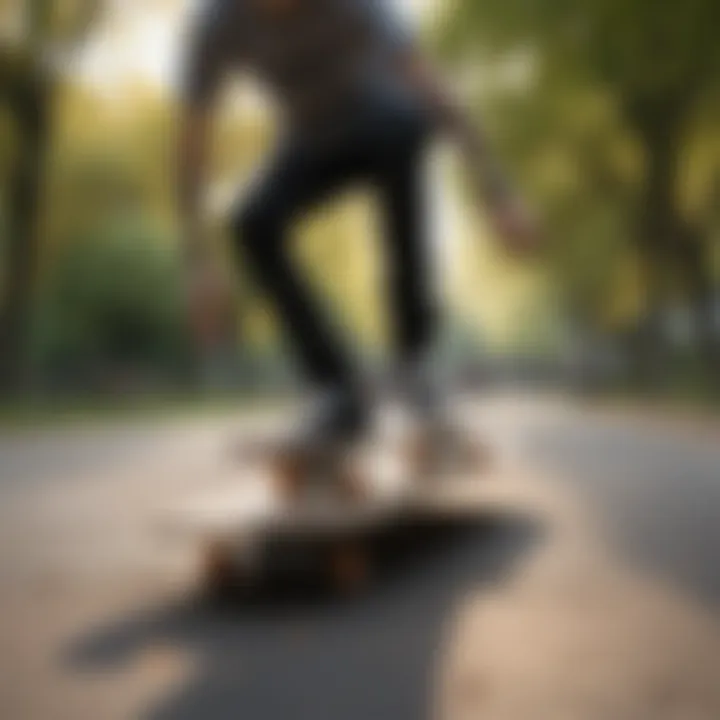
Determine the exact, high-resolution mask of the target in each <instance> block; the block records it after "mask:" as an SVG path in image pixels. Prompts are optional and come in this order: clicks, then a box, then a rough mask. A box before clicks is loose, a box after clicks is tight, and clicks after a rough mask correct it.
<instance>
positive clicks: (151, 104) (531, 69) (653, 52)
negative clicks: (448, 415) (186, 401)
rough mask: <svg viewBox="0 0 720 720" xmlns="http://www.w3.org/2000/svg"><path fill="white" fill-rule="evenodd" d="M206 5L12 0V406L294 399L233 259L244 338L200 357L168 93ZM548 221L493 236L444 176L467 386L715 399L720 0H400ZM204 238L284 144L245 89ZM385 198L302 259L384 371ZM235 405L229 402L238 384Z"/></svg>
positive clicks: (3, 47) (443, 257)
mask: <svg viewBox="0 0 720 720" xmlns="http://www.w3.org/2000/svg"><path fill="white" fill-rule="evenodd" d="M192 5H193V3H188V2H183V1H182V0H177V1H173V0H144V1H143V2H138V1H131V0H65V1H62V2H61V1H59V0H55V1H53V2H51V1H50V0H3V1H2V2H0V29H1V32H0V178H1V182H0V394H1V396H2V398H3V404H4V407H9V408H11V409H12V410H11V414H13V413H15V412H16V411H17V408H18V407H21V406H22V407H26V406H28V405H33V406H43V407H44V406H47V405H58V406H67V404H68V403H69V402H76V401H80V402H82V403H86V402H88V400H90V401H91V402H96V401H98V399H102V402H105V401H106V400H107V401H108V402H110V403H111V404H116V403H119V402H121V401H122V402H123V403H127V402H130V403H136V402H138V400H139V399H145V398H148V397H152V398H158V397H165V398H167V397H176V396H183V397H185V396H193V397H194V396H196V394H197V393H199V394H200V395H202V396H207V395H208V394H209V395H212V396H232V397H235V395H236V394H238V393H239V394H245V393H255V392H261V393H265V392H270V391H275V390H277V389H283V390H285V389H287V388H290V387H294V385H295V376H294V374H293V370H292V364H291V363H290V362H289V361H288V358H287V354H286V353H285V351H284V349H283V345H282V342H281V340H280V338H279V336H278V333H277V330H276V327H275V324H274V321H273V318H272V312H271V309H270V308H269V307H268V306H267V304H266V303H265V302H264V300H263V298H262V296H261V294H260V293H258V292H257V291H256V290H255V288H254V287H253V284H252V280H251V279H250V278H247V277H246V276H245V273H244V271H243V268H242V267H240V268H238V269H237V284H236V287H237V302H236V308H237V322H236V323H235V332H234V333H233V336H232V338H229V341H228V343H227V347H226V348H224V349H223V351H222V352H220V353H217V355H218V356H217V357H212V358H207V357H198V354H197V352H196V351H195V350H194V348H193V345H192V343H191V342H190V338H189V334H188V330H187V325H186V321H185V313H184V309H183V293H182V268H181V265H180V259H179V253H178V243H177V236H178V227H177V220H176V217H175V214H174V189H173V183H174V170H175V167H174V147H175V133H176V115H177V107H176V89H177V84H178V77H179V74H180V60H181V57H182V52H183V48H184V38H185V33H186V30H187V27H188V25H189V23H190V20H191V17H192V13H193V12H194V11H195V10H196V8H193V7H192ZM397 6H398V7H397V9H398V11H399V12H401V13H404V14H406V15H407V17H408V19H409V21H410V22H412V23H414V24H415V25H416V26H417V28H418V30H419V32H420V34H421V37H422V39H423V42H424V44H425V45H426V47H427V50H428V52H429V53H431V54H432V55H433V56H434V57H435V58H436V60H437V62H438V63H439V64H440V65H441V67H443V68H444V69H445V71H446V73H447V76H448V77H449V78H450V79H451V80H452V82H453V84H454V86H455V87H456V89H457V91H458V93H459V94H460V95H461V96H462V97H464V98H465V99H466V101H467V102H468V103H469V104H470V106H471V107H472V109H473V110H474V111H476V112H477V115H478V118H479V119H482V122H483V123H484V125H485V127H486V128H487V132H488V134H489V136H490V138H491V139H492V141H493V143H494V144H496V145H497V147H498V149H499V152H501V154H502V156H503V157H504V158H505V160H506V162H507V165H508V167H509V168H510V169H511V172H512V174H513V176H514V177H515V178H516V180H517V182H518V183H519V185H520V186H521V187H522V189H523V190H524V192H525V193H526V195H527V196H528V198H529V199H530V201H531V203H532V204H533V205H534V206H535V207H536V208H537V210H538V211H539V214H540V216H541V218H542V221H543V225H544V228H545V236H546V238H545V240H546V245H545V248H544V251H543V254H542V256H541V257H540V258H537V259H535V260H534V261H532V262H518V261H516V260H513V259H511V258H508V257H506V256H505V255H503V253H502V252H501V251H500V250H499V249H498V248H497V247H496V246H494V244H493V242H492V241H493V238H492V236H491V234H490V232H489V231H488V229H487V227H486V226H485V224H484V222H483V217H482V212H479V211H478V210H479V209H478V208H477V207H475V206H474V205H473V203H472V202H471V201H470V198H469V195H468V193H467V192H466V188H465V185H464V182H463V174H462V169H461V166H460V164H459V163H458V162H457V158H454V157H453V156H452V154H451V153H449V152H447V150H446V149H443V148H439V149H438V150H437V151H436V152H435V153H434V154H433V158H432V161H431V162H430V163H429V167H430V176H431V177H430V183H431V187H432V193H431V196H432V208H431V209H430V210H431V211H430V217H431V219H432V227H433V231H434V236H435V240H436V250H437V253H438V259H439V263H438V267H439V268H440V272H439V275H440V276H441V283H442V286H443V292H444V293H445V295H446V297H447V301H448V303H447V316H448V317H447V323H446V337H445V338H444V341H443V343H442V345H441V348H442V350H441V354H442V357H443V358H444V359H445V360H447V362H448V363H449V364H450V365H452V366H453V367H454V368H455V370H456V372H458V373H459V374H462V375H463V376H464V377H467V378H468V379H471V378H472V379H473V380H474V379H477V378H481V379H483V380H485V379H487V378H490V379H493V378H501V377H502V378H507V377H512V378H514V379H522V380H528V379H533V380H538V379H541V380H542V381H543V382H552V383H554V384H557V383H560V384H563V385H566V384H568V383H572V384H573V385H575V386H577V385H580V386H582V387H583V388H592V389H594V390H601V391H603V392H615V391H621V392H632V393H636V392H643V393H646V394H651V395H653V396H657V395H662V396H672V397H677V398H690V399H693V400H701V401H703V402H704V401H707V400H708V399H712V397H713V396H716V388H717V386H718V380H719V379H720V290H719V287H720V282H719V281H720V250H719V248H720V243H718V237H719V235H720V122H718V121H719V120H720V43H718V41H717V28H718V27H720V6H719V5H718V4H717V3H716V2H715V0H690V1H689V2H685V3H682V4H680V3H675V2H670V1H669V0H663V1H661V2H658V1H657V0H655V1H651V0H632V1H631V2H628V1H627V0H573V1H572V2H570V1H569V0H502V1H500V0H482V2H480V1H479V0H445V2H440V1H439V0H435V1H432V2H431V1H430V0H423V1H421V0H403V1H402V2H400V0H398V2H397ZM217 126H218V132H217V136H216V140H215V146H214V153H213V155H214V160H213V169H212V183H211V187H210V191H209V193H208V199H207V205H208V217H209V235H210V241H211V242H212V244H213V247H214V249H215V251H216V252H217V253H218V254H219V255H221V256H223V255H224V256H226V258H227V262H226V267H227V268H228V271H229V272H235V271H236V268H235V265H234V263H233V262H232V260H231V258H230V248H229V243H228V238H227V234H226V228H225V223H224V210H225V209H226V208H227V206H228V204H229V203H230V202H231V201H232V199H233V198H234V197H235V195H236V194H237V193H238V192H241V190H242V188H243V186H244V185H245V184H246V183H247V182H248V181H249V179H250V178H251V177H252V173H253V171H254V169H255V168H256V167H257V165H258V163H260V162H261V161H262V158H263V155H264V152H265V150H266V149H267V148H268V147H269V146H270V145H271V143H272V138H273V133H274V123H273V113H272V108H271V107H269V105H268V103H267V102H265V99H264V98H263V97H262V95H261V94H259V93H258V91H257V89H256V88H254V87H253V86H252V84H251V83H250V82H248V81H239V82H233V83H232V84H231V86H230V87H229V88H228V92H227V93H226V94H225V96H224V101H223V106H222V109H221V112H220V113H219V115H218V120H217ZM373 220H374V218H373V213H372V204H371V203H370V202H369V198H368V197H366V196H364V195H362V194H355V195H352V196H350V197H347V198H343V199H342V201H340V202H338V203H337V204H335V205H333V206H332V207H331V208H328V209H326V210H324V211H323V212H322V213H320V214H316V215H314V216H313V217H312V218H310V220H309V222H308V223H306V224H305V225H304V226H303V227H302V228H301V229H300V232H299V236H300V237H299V238H298V242H297V243H296V245H295V247H296V250H297V253H298V261H299V262H302V263H305V264H306V266H307V268H308V271H309V272H310V273H312V275H313V277H314V279H315V280H316V282H317V286H318V288H319V291H320V292H322V293H323V294H324V295H325V296H326V297H327V299H328V302H330V303H332V304H333V306H334V308H335V309H336V312H337V314H338V316H339V317H342V318H343V319H344V322H345V323H346V324H347V325H348V327H349V329H350V330H351V331H352V335H353V337H354V338H356V339H357V342H358V347H359V350H361V351H362V352H364V353H365V355H366V356H367V360H368V362H369V363H370V364H372V363H374V362H378V363H381V362H382V358H383V357H385V352H384V349H385V344H384V338H385V329H384V325H383V315H382V307H381V295H380V294H379V293H378V291H377V287H376V284H377V280H378V277H379V273H380V269H379V268H380V266H379V258H378V252H377V249H378V248H377V245H378V244H377V243H376V242H374V240H373V237H372V235H373V227H374V225H373ZM229 391H232V392H229Z"/></svg>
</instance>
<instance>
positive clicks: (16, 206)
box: [0, 0, 100, 393]
mask: <svg viewBox="0 0 720 720" xmlns="http://www.w3.org/2000/svg"><path fill="white" fill-rule="evenodd" d="M99 3H100V0H67V1H66V2H51V0H25V2H5V3H3V5H2V7H0V11H1V12H2V14H3V16H4V17H5V16H6V17H16V18H17V19H18V20H20V21H21V22H20V23H19V33H18V36H17V37H16V38H15V39H14V41H8V42H7V44H4V45H2V46H0V102H2V103H3V104H4V105H5V107H6V108H7V110H8V113H9V115H10V117H11V119H12V122H13V133H14V140H15V145H16V147H17V152H16V153H15V156H14V158H13V168H12V171H11V177H10V180H9V183H8V191H7V197H6V202H5V206H6V215H7V218H6V223H5V224H6V236H7V248H6V259H5V263H4V264H5V278H6V280H5V283H4V286H3V289H4V292H3V297H2V298H0V393H3V392H11V391H12V392H16V391H19V390H21V389H22V388H24V387H27V384H28V382H29V374H28V355H27V352H28V340H29V333H30V324H31V304H32V291H33V278H34V271H35V264H36V258H37V249H38V228H39V217H40V204H41V196H42V185H43V177H44V170H45V166H46V159H47V153H48V148H49V141H50V133H51V124H52V107H53V99H54V95H55V90H56V85H57V68H56V66H55V64H54V62H53V59H54V58H57V57H59V56H60V54H61V53H62V52H63V51H66V50H68V49H70V48H72V47H73V46H75V45H76V43H77V42H78V40H79V39H80V38H81V37H83V36H84V34H85V31H86V30H87V28H88V26H89V24H90V22H91V21H92V19H93V18H94V17H95V13H96V11H97V9H98V6H99Z"/></svg>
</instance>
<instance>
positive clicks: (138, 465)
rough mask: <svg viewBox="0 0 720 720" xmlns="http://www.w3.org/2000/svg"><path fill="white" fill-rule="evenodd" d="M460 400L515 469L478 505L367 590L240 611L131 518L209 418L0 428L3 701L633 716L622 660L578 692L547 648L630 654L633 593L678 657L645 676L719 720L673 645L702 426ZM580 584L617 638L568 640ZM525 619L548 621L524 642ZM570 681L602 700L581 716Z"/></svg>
mask: <svg viewBox="0 0 720 720" xmlns="http://www.w3.org/2000/svg"><path fill="white" fill-rule="evenodd" d="M470 412H471V413H472V415H473V418H474V422H476V423H477V425H478V426H479V427H482V428H484V431H485V432H486V434H487V435H488V437H491V438H492V439H493V442H494V445H495V447H497V448H498V453H499V454H500V455H501V456H502V458H503V462H505V461H507V463H508V464H509V466H511V467H513V468H515V471H514V472H513V473H509V474H508V476H507V477H508V481H507V482H504V483H503V485H502V487H499V489H498V492H497V498H495V499H494V500H493V503H497V504H492V505H491V506H490V507H489V509H488V512H487V515H486V516H485V517H484V518H482V519H481V521H480V522H478V523H476V524H473V525H470V526H467V527H463V528H454V529H452V530H448V531H446V532H442V533H437V534H436V535H435V536H433V537H432V538H429V539H428V540H427V542H426V543H424V544H423V545H422V547H420V548H417V552H415V553H414V554H412V556H408V557H407V558H405V559H404V560H403V562H402V563H401V564H400V565H399V566H398V567H397V568H396V571H395V572H393V573H392V574H391V575H390V576H388V577H387V578H385V579H384V580H383V581H382V582H381V583H379V585H378V587H377V588H376V589H375V590H373V591H372V592H371V593H370V594H369V595H367V596H365V597H363V598H355V599H352V600H346V601H340V602H337V601H328V600H327V599H325V600H323V599H317V598H315V599H312V598H307V597H305V598H284V599H282V598H275V599H273V601H272V602H271V603H266V604H264V605H262V606H260V605H258V606H255V607H235V608H213V607H210V606H208V605H205V604H202V603H198V602H197V601H196V599H194V598H193V596H192V595H191V594H189V593H188V587H189V586H188V584H187V582H188V580H187V570H188V568H187V558H184V557H183V558H180V557H179V556H178V557H177V558H176V557H175V556H174V555H173V556H172V557H173V561H172V562H171V561H170V557H171V556H170V555H169V554H168V552H167V549H166V548H164V547H163V546H162V545H161V544H160V543H159V542H158V538H156V537H155V536H154V535H152V533H151V531H150V528H151V527H152V526H153V523H152V518H153V517H154V515H155V514H156V513H157V511H158V508H160V507H162V506H163V504H164V503H166V502H167V498H168V497H175V496H178V497H179V496H182V495H183V493H186V492H189V491H190V490H191V489H193V488H197V487H198V484H202V483H203V482H204V481H205V479H206V478H207V479H208V480H209V479H210V478H211V477H212V476H213V473H216V472H217V470H218V462H220V463H221V462H222V461H219V460H218V457H219V456H220V455H221V454H220V453H218V447H219V446H220V447H221V446H222V444H223V442H224V441H225V439H226V438H228V437H230V436H231V434H232V430H233V425H232V423H230V424H228V421H227V420H226V419H225V420H222V421H213V422H210V421H195V422H174V423H172V424H171V425H161V426H154V425H152V424H147V425H145V426H143V427H125V426H122V427H114V428H99V429H98V428H95V429H86V430H81V429H75V430H72V431H71V430H67V431H63V432H50V431H43V432H41V433H40V432H38V433H34V434H27V433H14V434H11V435H8V436H6V437H4V438H2V439H0V605H1V607H2V619H1V620H0V648H2V650H1V654H0V716H2V717H3V718H5V717H8V718H13V719H14V718H22V719H23V720H24V719H25V718H30V719H31V720H32V718H43V719H44V720H47V719H50V720H53V719H54V718H72V719H73V720H78V719H80V720H82V719H83V718H97V717H103V718H136V717H137V718H196V717H197V718H225V717H227V718H230V717H232V718H237V717H243V718H249V719H251V720H254V719H255V718H257V719H258V720H273V719H274V718H284V717H288V716H291V717H300V718H308V719H312V720H324V718H328V719H329V718H333V719H335V718H342V719H343V720H353V719H354V718H363V719H365V718H370V717H372V718H377V719H378V720H382V719H383V718H392V719H393V720H400V719H403V718H408V719H412V720H415V719H417V718H423V717H432V716H441V717H447V718H452V719H453V720H454V719H455V718H460V717H465V716H468V717H471V716H475V717H477V716H479V713H483V717H489V718H498V720H502V719H504V718H515V717H518V718H520V717H523V715H522V713H523V712H527V707H526V706H524V705H523V704H522V702H521V700H522V698H525V702H528V703H532V705H531V707H533V708H534V709H533V717H548V718H551V717H552V718H556V717H562V714H561V713H560V712H554V710H557V707H559V705H558V703H559V704H560V705H562V707H563V708H565V705H563V703H570V704H569V705H567V707H569V708H570V710H568V713H569V714H566V715H565V716H566V717H598V718H604V717H607V718H612V719H613V720H616V718H621V717H624V716H623V715H622V713H621V712H620V710H619V709H618V707H616V706H613V705H612V703H613V702H620V700H622V702H624V703H625V705H624V706H623V707H627V708H630V709H629V710H628V713H632V712H634V713H635V717H640V715H639V714H638V712H637V707H638V705H637V703H638V702H645V703H646V701H647V694H648V693H649V692H650V691H649V690H647V689H646V687H645V685H643V684H642V683H643V682H644V681H643V680H642V679H637V682H634V681H633V677H634V676H633V675H632V673H623V674H622V676H623V677H625V678H626V680H625V683H624V685H623V684H622V682H621V679H622V678H620V676H617V677H616V676H615V675H613V674H612V673H610V674H607V673H606V674H605V675H603V674H602V672H601V671H600V669H599V670H598V672H594V670H593V665H592V662H589V661H588V660H587V658H585V660H584V663H585V666H586V667H587V668H588V672H589V673H590V674H591V675H593V676H595V677H601V678H604V680H603V682H600V681H598V682H597V683H595V684H592V683H591V684H590V687H589V689H588V687H585V686H584V685H583V684H582V683H581V686H580V689H578V687H577V683H573V682H571V681H569V680H568V678H569V677H571V676H572V672H570V673H568V670H570V671H572V670H574V669H575V667H574V666H573V665H572V663H571V664H570V666H569V667H568V658H567V654H568V653H569V654H570V656H572V654H573V653H575V655H578V654H579V657H580V658H582V657H584V656H583V655H582V654H583V653H586V654H587V652H588V648H589V649H590V650H593V649H596V650H597V649H601V650H604V652H605V654H606V656H607V657H609V658H613V657H614V656H615V655H617V654H620V655H622V656H623V657H624V658H625V662H630V660H629V658H632V665H633V667H637V668H645V666H646V664H647V663H645V660H643V658H644V657H645V656H643V655H642V653H640V655H638V652H639V650H638V648H640V649H642V648H647V647H648V643H647V642H645V641H644V640H643V638H642V637H641V636H640V635H637V636H636V635H634V634H633V630H634V629H636V628H640V627H641V626H643V623H641V622H637V621H636V620H637V618H636V616H639V617H641V618H644V617H645V616H647V615H650V616H652V615H653V612H655V615H654V616H653V617H654V618H655V619H654V620H653V622H650V620H647V621H646V622H645V625H647V627H645V628H644V630H643V631H644V632H647V633H648V634H649V635H650V636H659V635H660V634H658V633H657V632H656V630H657V627H659V626H662V627H669V628H671V629H672V632H671V633H670V634H668V635H666V636H663V637H664V641H665V642H666V643H667V646H668V648H669V652H670V654H671V655H672V656H673V657H675V658H678V662H680V661H682V663H684V665H683V667H678V666H677V665H672V664H671V665H668V666H665V665H663V666H662V668H661V669H660V670H661V671H662V673H665V675H663V677H665V678H667V677H668V676H669V677H671V679H673V680H675V679H677V680H678V683H679V685H678V688H677V689H676V691H675V692H676V695H678V696H682V697H683V698H684V697H686V696H687V695H688V693H689V694H690V695H691V696H692V697H693V698H695V699H697V702H698V703H699V707H698V708H696V710H697V713H696V715H693V716H692V717H698V718H705V717H707V718H708V720H709V719H710V718H714V717H718V716H720V714H715V710H716V709H717V708H716V706H714V705H713V703H714V702H715V698H714V697H711V696H710V695H708V696H707V697H706V695H704V694H703V693H705V690H706V689H705V686H704V685H702V683H703V682H705V678H704V675H703V673H702V672H695V667H694V665H693V662H691V660H688V658H691V659H693V658H700V657H704V658H705V659H706V662H705V663H704V664H705V666H712V665H713V663H712V661H714V660H715V659H717V658H716V657H715V655H714V653H715V650H716V646H715V644H714V633H715V630H716V627H715V625H716V623H715V620H716V611H717V607H716V605H717V601H718V599H719V597H720V596H719V595H718V592H719V589H720V569H719V568H720V566H718V565H717V563H716V562H715V559H714V553H713V551H712V548H713V547H718V541H720V522H718V521H720V502H718V500H720V450H719V449H717V444H716V443H714V441H713V439H712V437H710V436H708V435H707V434H703V435H701V436H698V435H696V434H694V433H693V432H688V431H685V430H682V431H676V430H674V429H673V428H672V427H670V428H665V427H658V426H657V425H656V424H647V423H644V422H642V421H637V420H632V421H630V420H626V419H623V418H619V419H618V418H611V417H607V416H601V415H597V414H594V413H591V412H588V411H583V410H580V409H578V408H577V407H576V406H574V405H571V404H566V403H562V402H548V401H539V400H534V401H528V400H525V401H518V400H513V399H508V398H499V399H496V400H493V401H490V402H487V403H485V404H483V405H479V406H477V407H475V406H474V405H473V406H472V407H471V408H470ZM238 424H240V421H238ZM518 468H520V470H518ZM522 468H525V469H524V470H523V469H522ZM527 468H531V469H532V472H531V473H529V472H528V471H527ZM498 505H499V507H500V508H501V509H502V511H501V510H499V509H497V508H498ZM578 585H579V586H581V587H585V588H591V587H592V588H594V589H595V591H594V592H593V593H592V594H593V595H594V597H595V598H596V600H599V599H600V598H602V603H601V607H597V603H596V605H593V604H592V603H588V602H585V604H584V605H583V603H581V602H579V601H578V602H575V601H572V602H571V607H572V608H573V609H575V610H577V607H582V608H584V609H583V612H581V613H580V614H579V615H578V616H577V617H575V616H573V617H575V620H574V622H575V623H576V624H577V627H580V628H589V627H596V628H597V627H600V626H601V625H602V623H601V622H600V621H599V620H598V618H605V622H610V623H611V625H613V626H617V627H624V628H626V629H625V631H624V632H622V636H623V638H624V641H623V642H618V643H615V644H613V643H608V642H605V643H604V644H602V643H599V641H598V637H597V636H596V635H593V634H592V633H590V634H587V635H584V636H582V642H581V644H580V645H577V641H573V642H570V641H569V640H568V637H569V636H572V637H575V636H581V635H582V633H579V632H574V633H569V627H570V623H569V621H568V618H569V617H570V615H569V613H568V602H570V600H568V598H573V597H575V595H573V593H572V592H570V591H568V590H567V588H568V587H570V586H572V587H576V586H578ZM610 607H612V608H615V610H614V611H613V612H609V611H608V608H610ZM628 608H630V609H631V610H628ZM633 608H634V609H633ZM653 609H654V610H653ZM646 611H647V612H646ZM607 618H610V620H608V619H607ZM668 619H670V620H669V621H668ZM538 627H545V628H555V630H554V631H553V632H550V631H549V630H547V631H546V634H545V636H544V637H540V636H537V637H536V639H535V640H533V637H534V636H533V633H537V631H538ZM577 627H576V630H577ZM643 627H644V626H643ZM628 628H629V629H628ZM604 636H605V637H606V638H608V637H613V633H612V632H611V631H609V630H608V631H607V632H605V633H604ZM563 639H564V640H563ZM561 646H562V648H561ZM718 647H720V645H718ZM533 648H535V650H534V651H533ZM539 648H542V652H540V650H538V649H539ZM559 648H561V649H562V652H560V649H559ZM667 652H668V651H667V650H666V651H664V654H667ZM563 653H564V654H563ZM539 655H542V657H539ZM717 657H718V658H720V655H718V656H717ZM576 662H577V658H576ZM604 662H605V663H606V664H607V663H608V659H607V658H606V659H605V661H604ZM644 663H645V664H644ZM610 664H611V665H614V666H616V667H620V666H621V665H622V663H618V662H611V663H610ZM688 665H689V667H688ZM648 667H649V666H648ZM539 668H540V669H539ZM548 668H549V669H548ZM660 670H658V672H660ZM550 671H552V672H550ZM653 672H654V670H653ZM518 673H519V674H518ZM648 673H650V674H652V673H651V670H648ZM643 677H644V676H643ZM695 677H697V678H698V682H699V683H700V685H702V687H698V688H696V687H695V686H694V685H692V682H690V681H691V680H693V678H695ZM680 681H682V682H680ZM518 683H520V685H518ZM688 683H690V684H688ZM621 685H622V687H623V688H624V689H622V691H621V688H620V686H621ZM518 687H524V688H526V689H527V692H526V693H521V692H518ZM478 688H480V690H478ZM615 691H617V693H618V694H619V696H620V700H618V699H617V698H615V697H614V693H615ZM654 692H655V691H654V690H653V691H652V693H651V694H652V697H653V698H655V694H653V693H654ZM638 694H640V695H641V696H642V697H637V696H638ZM661 695H662V693H661ZM663 697H664V696H663ZM578 698H580V699H578ZM583 698H585V700H584V701H585V702H586V703H590V704H591V705H592V707H593V708H594V709H595V710H597V708H598V707H600V708H602V707H605V708H606V714H602V712H600V711H598V712H595V710H594V711H593V712H595V714H591V713H589V712H584V711H578V709H577V708H578V707H581V705H580V706H579V705H578V704H577V703H579V702H580V703H581V702H582V701H583ZM539 703H540V704H541V703H545V711H546V714H545V715H543V713H542V708H541V706H540V705H539ZM553 703H555V706H554V705H553ZM572 703H575V705H572ZM603 703H605V705H604V706H603ZM633 703H635V704H633ZM646 704H647V703H646ZM588 707H590V706H588ZM608 707H610V708H612V712H610V711H609V710H607V708H608ZM653 707H654V706H653ZM718 707H720V706H718ZM572 708H575V710H574V711H573V709H572ZM620 709H622V708H620ZM578 712H580V714H578ZM608 713H609V714H608ZM703 713H704V714H703ZM711 713H712V714H711ZM627 716H628V717H633V715H632V714H628V715H627ZM525 717H528V716H527V715H525ZM653 717H662V715H661V714H658V713H657V712H655V715H654V716H653ZM668 717H669V716H668ZM673 717H674V716H673ZM678 717H680V716H679V715H678ZM687 717H690V715H687Z"/></svg>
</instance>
